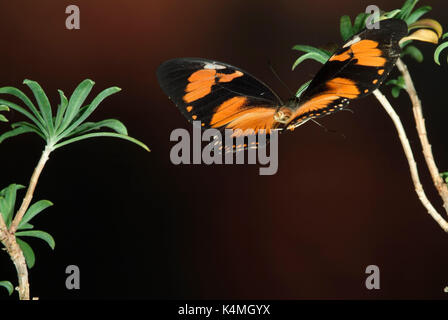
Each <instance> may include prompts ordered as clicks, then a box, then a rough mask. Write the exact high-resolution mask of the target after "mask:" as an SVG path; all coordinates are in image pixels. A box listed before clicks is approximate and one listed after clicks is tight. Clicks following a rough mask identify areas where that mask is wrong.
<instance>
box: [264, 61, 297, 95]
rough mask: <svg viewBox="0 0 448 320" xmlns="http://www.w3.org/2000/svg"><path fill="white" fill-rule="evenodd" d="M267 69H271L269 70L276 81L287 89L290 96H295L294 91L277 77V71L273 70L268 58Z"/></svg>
mask: <svg viewBox="0 0 448 320" xmlns="http://www.w3.org/2000/svg"><path fill="white" fill-rule="evenodd" d="M268 65H269V69H271V72H272V73H273V74H274V76H275V77H276V78H277V80H278V81H280V83H281V84H282V85H283V86H284V87H285V88H286V89H287V90H288V91H289V94H290V95H291V96H295V94H294V92H292V90H291V89H290V88H289V87H288V85H287V84H286V83H285V82H284V81H283V80H282V79H281V78H280V77H279V75H278V73H277V71H275V69H274V67H273V66H272V63H271V61H270V60H268Z"/></svg>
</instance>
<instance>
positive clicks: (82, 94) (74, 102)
mask: <svg viewBox="0 0 448 320" xmlns="http://www.w3.org/2000/svg"><path fill="white" fill-rule="evenodd" d="M94 85H95V82H93V81H92V80H90V79H86V80H84V81H82V82H81V83H80V84H79V85H78V86H77V87H76V89H75V91H73V93H72V95H71V97H70V100H69V101H68V106H67V110H66V111H65V114H64V117H63V120H62V123H61V125H60V126H59V128H58V130H57V132H56V135H59V134H60V133H61V132H63V131H64V130H65V129H66V128H67V127H68V126H69V125H70V123H71V122H72V120H73V119H74V118H75V116H76V115H77V114H78V111H79V109H80V108H81V106H82V104H83V103H84V101H85V100H86V98H87V96H88V95H89V93H90V91H91V90H92V88H93V86H94Z"/></svg>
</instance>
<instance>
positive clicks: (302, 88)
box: [296, 80, 313, 98]
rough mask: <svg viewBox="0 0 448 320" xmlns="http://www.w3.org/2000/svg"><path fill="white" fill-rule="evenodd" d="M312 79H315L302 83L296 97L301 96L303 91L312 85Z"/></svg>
mask: <svg viewBox="0 0 448 320" xmlns="http://www.w3.org/2000/svg"><path fill="white" fill-rule="evenodd" d="M311 81H313V80H309V81H307V82H305V83H304V84H302V85H301V86H300V88H299V90H297V92H296V97H297V98H300V96H301V95H302V93H303V92H304V91H305V90H306V89H307V88H308V86H309V85H310V83H311Z"/></svg>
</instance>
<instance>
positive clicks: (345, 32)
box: [340, 16, 353, 41]
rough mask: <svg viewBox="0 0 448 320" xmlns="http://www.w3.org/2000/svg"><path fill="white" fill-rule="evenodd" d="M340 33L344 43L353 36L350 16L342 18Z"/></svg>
mask: <svg viewBox="0 0 448 320" xmlns="http://www.w3.org/2000/svg"><path fill="white" fill-rule="evenodd" d="M340 32H341V37H342V39H343V40H344V41H347V40H348V39H350V37H351V36H353V27H352V21H351V19H350V17H349V16H342V17H341V22H340Z"/></svg>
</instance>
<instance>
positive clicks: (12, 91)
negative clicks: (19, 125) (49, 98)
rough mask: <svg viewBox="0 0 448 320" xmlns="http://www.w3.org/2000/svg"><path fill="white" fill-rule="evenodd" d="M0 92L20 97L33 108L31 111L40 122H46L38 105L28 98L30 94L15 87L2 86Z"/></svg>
mask: <svg viewBox="0 0 448 320" xmlns="http://www.w3.org/2000/svg"><path fill="white" fill-rule="evenodd" d="M0 93H4V94H10V95H12V96H14V97H16V98H19V99H20V100H22V101H23V103H24V104H25V105H26V106H27V107H28V108H29V109H30V110H31V112H32V113H33V114H34V116H35V117H36V118H37V119H38V120H39V122H40V124H42V125H43V124H44V123H45V122H44V119H43V118H42V115H41V114H40V113H39V111H38V110H37V108H36V106H35V105H34V104H33V102H32V101H31V100H30V98H28V96H27V95H26V94H25V93H23V92H22V91H21V90H19V89H17V88H14V87H3V88H0Z"/></svg>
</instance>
